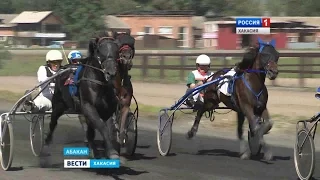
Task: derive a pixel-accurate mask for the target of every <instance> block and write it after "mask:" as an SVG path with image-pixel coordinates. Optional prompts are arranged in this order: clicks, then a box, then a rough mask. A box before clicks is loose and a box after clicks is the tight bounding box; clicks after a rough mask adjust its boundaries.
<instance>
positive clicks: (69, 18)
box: [56, 0, 105, 42]
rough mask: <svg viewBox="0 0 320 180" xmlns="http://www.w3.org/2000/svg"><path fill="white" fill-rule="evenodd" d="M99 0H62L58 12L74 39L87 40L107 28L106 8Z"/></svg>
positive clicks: (58, 4)
mask: <svg viewBox="0 0 320 180" xmlns="http://www.w3.org/2000/svg"><path fill="white" fill-rule="evenodd" d="M100 2H101V1H97V0H91V1H90V0H60V1H58V3H57V7H56V8H57V10H56V12H57V14H59V15H60V16H61V17H62V19H63V20H64V23H65V28H66V30H67V32H69V33H70V34H71V36H72V39H73V40H76V41H80V42H86V41H88V39H90V38H91V37H92V35H93V34H94V33H95V32H97V31H101V30H104V29H105V23H104V20H103V15H104V14H105V13H104V9H103V6H101V3H100Z"/></svg>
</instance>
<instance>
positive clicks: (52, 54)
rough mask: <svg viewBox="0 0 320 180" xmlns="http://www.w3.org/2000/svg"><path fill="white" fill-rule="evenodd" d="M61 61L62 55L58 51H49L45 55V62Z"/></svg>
mask: <svg viewBox="0 0 320 180" xmlns="http://www.w3.org/2000/svg"><path fill="white" fill-rule="evenodd" d="M59 60H60V61H62V60H63V57H62V53H61V52H60V51H58V50H50V51H49V52H47V55H46V61H47V62H48V61H59Z"/></svg>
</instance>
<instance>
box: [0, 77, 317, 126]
mask: <svg viewBox="0 0 320 180" xmlns="http://www.w3.org/2000/svg"><path fill="white" fill-rule="evenodd" d="M292 81H293V80H291V81H290V82H289V83H291V82H292ZM316 81H317V79H313V82H312V83H313V84H314V86H317V83H316ZM0 82H1V84H2V86H0V90H8V91H13V92H19V93H23V92H24V91H25V90H26V89H30V88H32V87H33V86H35V85H36V84H37V80H36V78H35V77H31V76H30V77H23V76H21V77H17V76H12V77H9V76H6V77H0ZM277 83H288V81H285V82H281V81H279V80H278V82H277ZM4 84H5V85H4ZM318 84H319V85H320V83H318ZM133 85H134V95H135V96H136V98H137V100H138V102H139V103H142V104H145V105H152V106H158V107H168V106H171V105H172V104H173V103H174V102H175V101H177V100H178V99H179V98H180V97H181V96H182V95H183V94H184V93H185V90H186V89H185V86H184V85H182V84H176V85H174V84H156V83H141V82H135V83H133ZM268 89H269V101H268V109H269V111H270V113H271V114H272V118H273V119H276V120H277V121H276V122H278V123H276V124H275V127H283V126H288V125H289V126H291V125H294V124H295V122H296V120H298V119H301V118H302V119H303V118H306V117H310V116H312V115H313V114H314V113H316V112H318V111H319V106H320V102H319V100H317V99H316V98H314V92H306V91H303V90H294V89H284V88H274V87H269V88H268ZM226 111H227V110H219V111H218V112H221V113H223V112H226ZM191 118H192V117H191ZM216 119H220V120H224V121H225V122H228V121H229V120H231V121H232V122H234V119H235V114H234V113H233V112H231V113H228V114H223V115H219V114H217V115H216ZM220 120H219V121H220ZM216 124H218V123H216Z"/></svg>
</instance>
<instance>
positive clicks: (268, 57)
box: [258, 38, 279, 80]
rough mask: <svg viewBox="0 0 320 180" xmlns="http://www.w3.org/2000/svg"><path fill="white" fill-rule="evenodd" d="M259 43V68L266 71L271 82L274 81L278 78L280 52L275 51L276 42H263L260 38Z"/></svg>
mask: <svg viewBox="0 0 320 180" xmlns="http://www.w3.org/2000/svg"><path fill="white" fill-rule="evenodd" d="M258 42H259V52H258V57H259V66H260V68H262V69H264V70H265V71H266V74H267V76H268V78H269V79H270V80H274V79H276V78H277V76H278V73H279V71H278V60H279V52H278V51H277V50H276V49H275V41H274V40H272V41H270V42H263V41H262V40H261V39H260V38H258Z"/></svg>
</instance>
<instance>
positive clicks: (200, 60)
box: [196, 54, 211, 65]
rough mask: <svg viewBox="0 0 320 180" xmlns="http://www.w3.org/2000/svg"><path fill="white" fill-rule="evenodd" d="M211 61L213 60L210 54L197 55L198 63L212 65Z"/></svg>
mask: <svg viewBox="0 0 320 180" xmlns="http://www.w3.org/2000/svg"><path fill="white" fill-rule="evenodd" d="M210 63H211V60H210V58H209V56H207V55H205V54H201V55H200V56H198V57H197V60H196V64H199V65H210Z"/></svg>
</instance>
